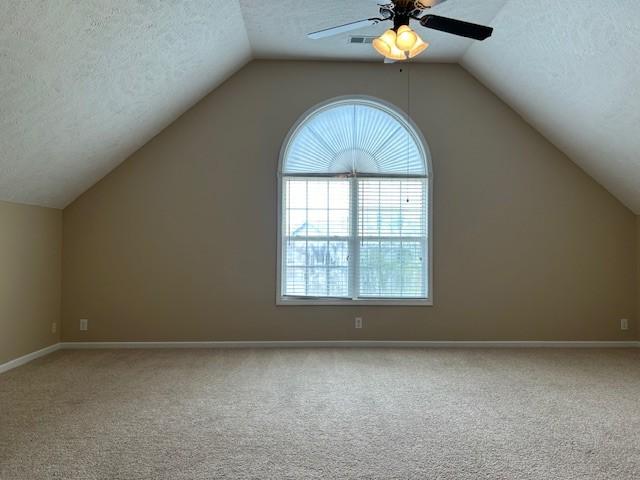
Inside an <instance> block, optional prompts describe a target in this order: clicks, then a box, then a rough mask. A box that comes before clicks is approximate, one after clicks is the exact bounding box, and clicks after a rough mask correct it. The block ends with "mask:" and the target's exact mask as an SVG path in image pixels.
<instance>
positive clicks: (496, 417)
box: [0, 349, 640, 480]
mask: <svg viewBox="0 0 640 480" xmlns="http://www.w3.org/2000/svg"><path fill="white" fill-rule="evenodd" d="M218 478H228V479H456V480H457V479H462V480H466V479H474V480H475V479H509V480H517V479H545V480H550V479H571V480H572V479H592V478H593V479H607V480H613V479H638V478H640V350H600V351H595V350H394V349H388V350H385V349H380V350H369V349H361V350H357V349H356V350H346V349H344V350H342V349H324V350H323V349H310V350H180V351H177V350H155V351H150V350H145V351H140V350H135V351H126V350H120V351H76V352H71V351H64V352H58V353H55V354H53V355H50V356H49V357H45V358H43V359H40V360H38V361H35V362H33V363H31V364H29V365H26V366H24V367H21V368H18V369H16V370H12V371H10V372H8V373H6V374H3V375H0V479H2V480H14V479H20V480H37V479H65V480H67V479H82V480H91V479H122V480H125V479H126V480H134V479H172V480H180V479H218Z"/></svg>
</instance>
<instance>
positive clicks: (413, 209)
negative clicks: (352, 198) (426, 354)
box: [358, 179, 427, 298]
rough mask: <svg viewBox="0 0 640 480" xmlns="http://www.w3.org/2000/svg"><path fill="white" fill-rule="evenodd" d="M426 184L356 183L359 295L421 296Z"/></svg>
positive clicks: (393, 181) (423, 293)
mask: <svg viewBox="0 0 640 480" xmlns="http://www.w3.org/2000/svg"><path fill="white" fill-rule="evenodd" d="M426 211H427V210H426V180H425V179H360V180H359V181H358V245H359V259H360V261H359V265H358V272H359V296H360V297H374V298H423V297H425V296H426V275H425V271H426V267H425V266H426V258H425V255H426V245H427V224H426V217H427V216H426Z"/></svg>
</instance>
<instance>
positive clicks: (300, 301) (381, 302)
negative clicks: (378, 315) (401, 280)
mask: <svg viewBox="0 0 640 480" xmlns="http://www.w3.org/2000/svg"><path fill="white" fill-rule="evenodd" d="M276 305H277V306H298V307H299V306H322V305H325V306H340V305H342V306H351V307H354V306H380V307H393V306H395V307H432V306H433V300H432V299H430V298H424V299H418V298H416V299H362V300H351V299H340V298H295V297H279V298H277V299H276Z"/></svg>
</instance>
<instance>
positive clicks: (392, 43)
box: [373, 30, 407, 60]
mask: <svg viewBox="0 0 640 480" xmlns="http://www.w3.org/2000/svg"><path fill="white" fill-rule="evenodd" d="M396 38H397V35H396V32H395V31H394V30H387V31H386V32H384V33H383V34H382V35H380V37H378V38H376V39H375V40H374V41H373V48H375V50H376V52H378V53H379V54H380V55H382V56H383V57H385V58H388V59H390V60H406V59H407V56H406V54H405V53H404V52H403V51H402V50H400V49H399V48H398V47H397V45H396Z"/></svg>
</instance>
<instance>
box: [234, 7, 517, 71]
mask: <svg viewBox="0 0 640 480" xmlns="http://www.w3.org/2000/svg"><path fill="white" fill-rule="evenodd" d="M505 1H506V0H483V1H478V0H448V2H445V3H443V4H441V5H438V6H437V7H435V8H434V9H433V13H437V14H438V15H444V16H451V17H454V18H459V19H460V20H467V21H470V22H475V23H483V24H486V23H489V22H491V20H492V19H493V18H494V17H495V16H496V14H497V13H498V12H499V10H500V8H501V7H502V6H503V5H504V3H505ZM377 3H378V2H377V1H376V0H348V1H345V0H321V1H318V0H278V1H275V0H272V1H264V0H240V4H241V6H242V11H243V13H244V17H245V24H246V26H247V32H248V33H249V39H250V40H251V45H252V47H253V52H254V56H255V57H256V58H268V59H278V58H280V59H301V58H304V59H316V60H325V59H330V60H336V59H342V60H360V61H371V60H377V61H380V56H379V55H378V54H377V53H376V52H375V51H374V50H373V48H371V45H352V44H349V43H348V39H349V36H350V35H358V34H360V35H380V34H381V33H382V32H384V31H385V30H386V29H388V28H389V27H390V26H392V24H391V23H390V22H383V23H380V24H378V25H376V26H374V27H369V28H365V29H363V30H358V31H355V32H350V33H347V34H344V35H338V36H336V37H333V38H325V39H322V40H309V39H308V38H306V34H307V33H309V32H314V31H317V30H321V29H324V28H328V27H333V26H335V25H340V24H344V23H348V22H352V21H355V20H362V19H365V18H371V17H377V16H379V11H378V10H379V7H378V5H377ZM379 3H386V0H380V2H379ZM418 27H419V26H418ZM282 32H285V35H283V34H282ZM420 33H421V35H422V37H423V38H424V40H426V41H427V42H430V43H431V46H430V47H429V49H428V50H427V51H426V52H425V53H424V54H422V55H421V56H420V58H419V60H420V61H426V62H457V61H459V60H460V59H461V57H462V56H463V55H464V53H465V51H466V50H467V48H469V45H471V42H472V41H471V40H468V39H466V38H461V37H455V36H453V35H448V34H446V33H442V32H437V31H435V30H427V29H421V30H420Z"/></svg>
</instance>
